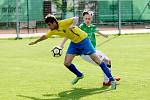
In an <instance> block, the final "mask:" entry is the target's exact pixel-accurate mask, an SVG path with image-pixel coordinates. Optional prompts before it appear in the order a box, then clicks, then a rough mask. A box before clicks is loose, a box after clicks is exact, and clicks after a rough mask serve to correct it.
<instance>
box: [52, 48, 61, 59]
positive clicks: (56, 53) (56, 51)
mask: <svg viewBox="0 0 150 100" xmlns="http://www.w3.org/2000/svg"><path fill="white" fill-rule="evenodd" d="M51 52H52V56H54V57H60V56H61V55H62V48H61V47H59V46H55V47H53V49H52V50H51Z"/></svg>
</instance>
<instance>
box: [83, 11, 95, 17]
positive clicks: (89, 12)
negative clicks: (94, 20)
mask: <svg viewBox="0 0 150 100" xmlns="http://www.w3.org/2000/svg"><path fill="white" fill-rule="evenodd" d="M86 14H88V15H91V16H93V12H92V11H88V10H85V11H83V13H82V16H85V15H86Z"/></svg>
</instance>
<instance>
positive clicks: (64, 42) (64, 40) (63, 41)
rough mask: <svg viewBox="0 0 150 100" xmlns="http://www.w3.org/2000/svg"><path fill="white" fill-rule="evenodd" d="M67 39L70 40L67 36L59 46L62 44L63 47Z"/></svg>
mask: <svg viewBox="0 0 150 100" xmlns="http://www.w3.org/2000/svg"><path fill="white" fill-rule="evenodd" d="M67 40H68V38H66V37H65V38H64V39H63V41H62V42H61V43H60V45H59V46H60V47H61V48H64V44H65V43H66V41H67Z"/></svg>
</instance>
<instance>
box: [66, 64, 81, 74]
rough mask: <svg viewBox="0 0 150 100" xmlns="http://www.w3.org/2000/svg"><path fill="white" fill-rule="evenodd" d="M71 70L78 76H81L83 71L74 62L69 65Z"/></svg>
mask: <svg viewBox="0 0 150 100" xmlns="http://www.w3.org/2000/svg"><path fill="white" fill-rule="evenodd" d="M67 68H68V69H69V70H70V71H71V72H73V73H74V74H75V75H77V77H81V76H82V73H81V72H79V71H78V69H77V68H76V67H75V65H74V64H71V65H70V66H69V67H67Z"/></svg>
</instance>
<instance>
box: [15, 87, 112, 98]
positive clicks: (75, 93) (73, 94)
mask: <svg viewBox="0 0 150 100" xmlns="http://www.w3.org/2000/svg"><path fill="white" fill-rule="evenodd" d="M110 90H111V89H108V87H101V88H90V89H83V88H73V89H72V90H68V91H62V92H60V93H58V94H44V95H42V96H43V99H42V98H37V97H31V96H24V95H17V96H18V97H23V98H26V99H27V98H29V99H31V100H79V99H80V98H82V97H86V96H89V95H94V94H100V93H103V92H107V91H110Z"/></svg>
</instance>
